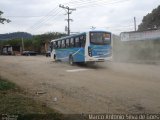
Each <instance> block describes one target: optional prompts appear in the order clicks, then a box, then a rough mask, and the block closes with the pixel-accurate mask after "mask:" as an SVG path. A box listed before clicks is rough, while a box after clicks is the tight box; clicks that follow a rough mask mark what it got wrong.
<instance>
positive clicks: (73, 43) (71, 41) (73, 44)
mask: <svg viewBox="0 0 160 120" xmlns="http://www.w3.org/2000/svg"><path fill="white" fill-rule="evenodd" d="M74 46H75V42H74V38H71V39H70V47H74Z"/></svg>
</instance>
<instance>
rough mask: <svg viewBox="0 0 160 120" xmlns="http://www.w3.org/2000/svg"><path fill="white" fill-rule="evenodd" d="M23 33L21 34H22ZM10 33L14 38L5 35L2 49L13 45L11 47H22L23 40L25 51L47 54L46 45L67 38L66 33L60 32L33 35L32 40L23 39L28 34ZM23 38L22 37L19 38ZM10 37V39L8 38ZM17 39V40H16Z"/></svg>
mask: <svg viewBox="0 0 160 120" xmlns="http://www.w3.org/2000/svg"><path fill="white" fill-rule="evenodd" d="M20 33H21V32H20ZM20 33H16V34H13V33H10V34H13V35H12V36H11V35H10V34H6V35H5V40H3V39H2V38H1V37H0V49H2V46H4V45H11V46H22V38H23V42H24V49H25V50H27V51H36V52H38V53H44V52H45V45H46V44H49V42H50V41H51V40H52V39H57V38H60V37H62V36H66V34H65V33H59V32H52V33H45V34H41V35H32V37H30V38H25V36H24V37H22V36H23V34H27V33H23V34H22V33H21V35H19V34H20ZM18 35H19V36H21V37H18ZM7 36H8V38H7ZM16 37H17V38H16Z"/></svg>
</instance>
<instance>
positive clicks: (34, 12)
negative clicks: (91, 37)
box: [0, 0, 159, 34]
mask: <svg viewBox="0 0 160 120" xmlns="http://www.w3.org/2000/svg"><path fill="white" fill-rule="evenodd" d="M92 1H93V2H91V0H90V2H89V1H80V0H72V1H71V0H54V1H51V0H32V1H28V0H4V1H2V0H1V1H0V8H1V11H3V12H4V14H3V16H4V17H6V18H9V19H11V21H12V22H11V23H9V24H5V25H1V24H0V31H1V33H8V32H15V31H27V32H31V33H33V34H39V33H45V32H48V31H59V32H64V28H65V25H67V22H66V21H64V19H66V18H67V16H65V15H64V14H65V10H64V9H62V8H59V7H58V5H59V4H64V5H70V6H71V7H73V8H77V10H76V11H73V12H72V14H71V15H70V16H71V18H73V20H74V21H73V22H71V30H72V32H77V31H80V32H83V31H87V30H90V27H91V26H95V27H96V28H97V29H103V30H107V31H111V32H113V33H117V34H119V33H120V32H122V31H128V30H129V31H130V30H134V28H133V18H134V17H136V19H137V25H138V24H140V23H141V20H142V18H143V16H144V15H146V14H147V13H149V12H151V11H152V10H153V9H154V8H156V7H157V6H158V5H159V0H121V1H122V2H116V3H114V1H118V0H102V1H98V0H92ZM119 1H120V0H119ZM66 3H68V4H66ZM51 10H52V11H51ZM49 12H50V13H49ZM46 14H48V16H45V15H46ZM16 16H17V17H16ZM23 16H30V17H23ZM44 16H45V17H44Z"/></svg>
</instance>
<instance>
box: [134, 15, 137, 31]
mask: <svg viewBox="0 0 160 120" xmlns="http://www.w3.org/2000/svg"><path fill="white" fill-rule="evenodd" d="M134 30H135V31H137V28H136V17H134Z"/></svg>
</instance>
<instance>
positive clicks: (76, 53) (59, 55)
mask: <svg viewBox="0 0 160 120" xmlns="http://www.w3.org/2000/svg"><path fill="white" fill-rule="evenodd" d="M55 52H56V59H58V60H61V61H64V62H67V61H68V60H69V55H72V56H73V61H74V62H84V61H85V57H84V48H80V47H79V48H66V49H65V48H64V49H56V51H55Z"/></svg>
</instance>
